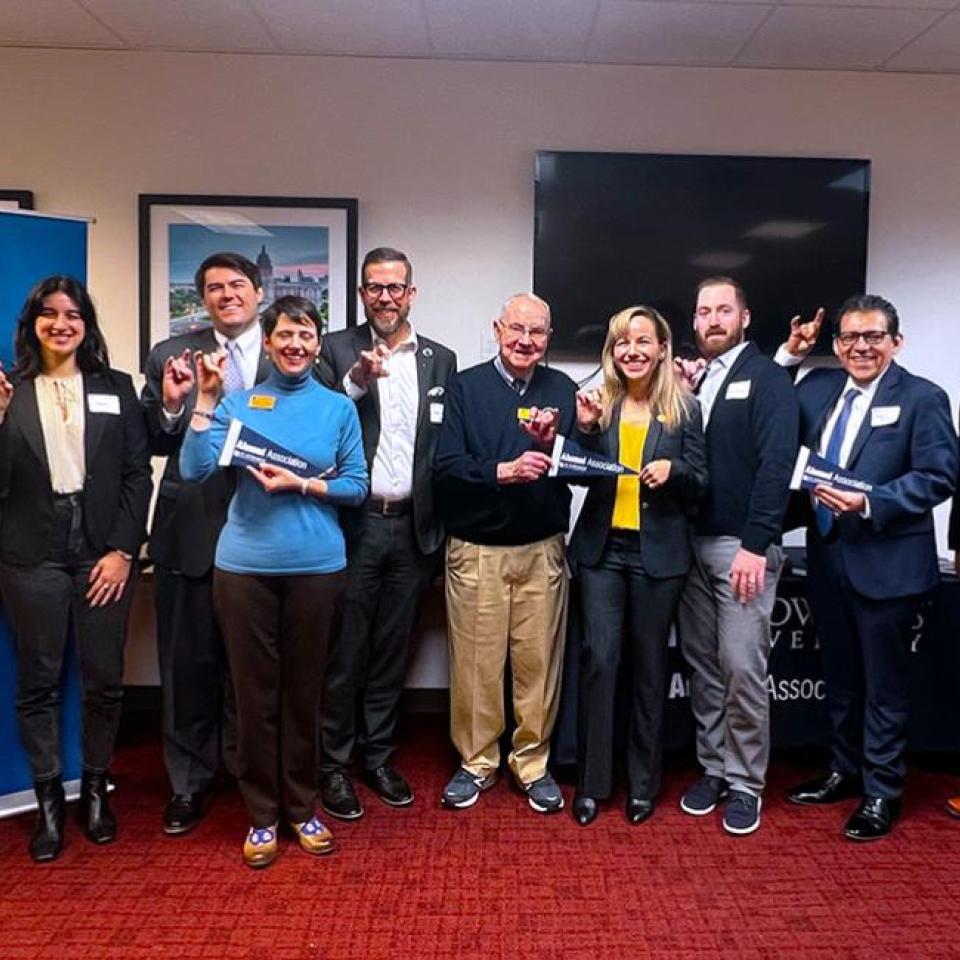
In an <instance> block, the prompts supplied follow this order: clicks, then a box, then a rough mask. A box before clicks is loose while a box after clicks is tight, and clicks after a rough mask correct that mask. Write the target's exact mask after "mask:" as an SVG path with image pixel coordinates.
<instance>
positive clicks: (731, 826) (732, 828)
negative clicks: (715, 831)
mask: <svg viewBox="0 0 960 960" xmlns="http://www.w3.org/2000/svg"><path fill="white" fill-rule="evenodd" d="M759 826H760V798H759V797H755V796H753V794H750V793H744V791H743V790H731V791H730V795H729V797H728V798H727V807H726V809H725V810H724V812H723V829H724V830H726V831H727V833H732V834H733V835H734V836H737V837H742V836H746V835H747V834H748V833H753V831H754V830H756V829H757V827H759Z"/></svg>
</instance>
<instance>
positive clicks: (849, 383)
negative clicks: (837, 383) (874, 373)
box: [840, 360, 893, 406]
mask: <svg viewBox="0 0 960 960" xmlns="http://www.w3.org/2000/svg"><path fill="white" fill-rule="evenodd" d="M892 366H893V361H892V360H891V362H890V363H889V364H888V365H887V369H886V370H884V371H883V373H881V374H880V376H878V377H874V378H873V380H871V381H870V382H869V383H868V384H867V385H866V386H865V387H862V386H860V384H859V383H857V382H856V381H855V380H854V379H853V377H850V376H848V377H847V379H846V382H845V383H844V385H843V389H842V390H841V391H840V396H841V397H844V396H846V394H847V391H848V390H850V389H851V388H852V389H854V390H857V391H859V392H860V394H861V395H862V396H863V397H864V399H865V400H866V401H867V405H868V406H869V405H870V404H871V403H873V398H874V397H875V396H876V395H877V389H878V388H879V386H880V381H881V380H882V379H883V378H884V377H885V376H886V375H887V374H888V373H889V372H890V368H891V367H892Z"/></svg>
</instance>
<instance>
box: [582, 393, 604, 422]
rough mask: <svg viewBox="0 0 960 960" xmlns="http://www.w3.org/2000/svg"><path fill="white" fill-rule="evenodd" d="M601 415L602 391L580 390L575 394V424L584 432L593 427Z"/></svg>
mask: <svg viewBox="0 0 960 960" xmlns="http://www.w3.org/2000/svg"><path fill="white" fill-rule="evenodd" d="M601 416H603V391H602V390H600V389H599V388H594V389H593V390H581V391H580V392H579V393H578V394H577V426H578V427H579V428H580V429H581V430H583V432H584V433H589V432H590V431H591V430H593V429H595V428H596V426H597V424H598V423H599V422H600V417H601Z"/></svg>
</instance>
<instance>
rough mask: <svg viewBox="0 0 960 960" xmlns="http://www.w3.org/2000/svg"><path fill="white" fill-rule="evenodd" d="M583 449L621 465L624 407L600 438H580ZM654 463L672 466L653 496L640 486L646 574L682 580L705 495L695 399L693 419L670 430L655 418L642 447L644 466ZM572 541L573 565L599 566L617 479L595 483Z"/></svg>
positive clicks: (579, 435) (701, 439)
mask: <svg viewBox="0 0 960 960" xmlns="http://www.w3.org/2000/svg"><path fill="white" fill-rule="evenodd" d="M576 439H577V441H578V442H579V443H581V444H583V446H585V447H588V448H590V449H593V450H596V451H598V452H600V453H603V454H605V455H606V456H608V457H609V458H610V459H611V460H614V461H617V462H619V459H620V407H619V406H618V407H616V408H615V409H614V411H613V415H612V417H611V419H610V426H609V427H608V428H607V429H606V430H604V431H601V432H599V433H591V434H585V433H580V432H579V431H578V433H577V434H576ZM652 460H669V461H670V476H669V477H668V478H667V482H666V483H665V484H664V485H663V486H662V487H658V488H657V489H655V490H651V489H649V488H648V487H646V486H644V485H643V484H641V485H640V507H641V517H640V549H641V552H642V559H643V568H644V571H645V572H646V573H647V574H649V575H650V576H651V577H657V578H659V577H679V576H683V575H685V574H686V573H687V571H688V570H689V569H690V565H691V563H692V562H693V543H692V540H693V537H692V516H693V513H694V511H695V509H696V506H697V504H698V503H699V501H700V500H701V498H702V497H703V495H704V493H705V491H706V489H707V452H706V444H705V441H704V436H703V421H702V418H701V415H700V405H699V404H698V403H697V402H696V401H695V400H693V399H691V401H690V404H689V416H688V417H686V418H685V419H684V420H683V422H682V423H680V424H679V425H678V426H677V427H676V428H675V429H673V430H668V429H666V428H665V427H664V425H663V423H662V421H661V420H660V419H659V418H658V417H656V416H653V417H651V418H650V426H649V428H648V430H647V437H646V440H645V442H644V445H643V457H642V460H641V464H642V465H644V466H645V465H646V464H648V463H650V461H652ZM589 488H590V489H589V491H588V493H587V497H586V500H585V501H584V504H583V507H582V509H581V510H580V516H579V517H578V518H577V524H576V527H575V528H574V531H573V536H572V537H571V539H570V549H569V552H568V556H569V557H570V560H571V563H574V564H582V565H584V566H587V567H592V566H595V565H596V564H597V563H599V562H600V557H601V555H602V554H603V549H604V546H605V545H606V542H607V535H608V533H609V532H610V521H611V520H612V519H613V506H614V502H615V500H616V494H617V480H616V478H615V477H611V478H607V477H596V478H593V479H592V480H590V481H589Z"/></svg>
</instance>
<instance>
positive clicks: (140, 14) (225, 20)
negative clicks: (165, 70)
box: [81, 0, 274, 50]
mask: <svg viewBox="0 0 960 960" xmlns="http://www.w3.org/2000/svg"><path fill="white" fill-rule="evenodd" d="M81 2H82V3H83V5H84V6H85V7H86V8H87V9H88V10H89V11H90V12H91V13H92V14H94V16H96V17H97V19H98V20H100V21H101V22H102V23H104V24H106V26H108V27H109V28H110V29H111V30H114V31H116V32H117V33H118V34H119V35H120V36H121V37H123V38H124V40H126V41H127V43H129V44H130V46H132V47H139V48H149V47H161V48H164V49H167V50H270V49H272V48H273V46H274V45H273V43H272V42H271V40H270V36H269V34H268V33H267V31H266V30H265V29H264V27H263V24H262V23H261V22H260V20H259V19H258V18H257V15H256V14H255V13H254V12H253V10H252V9H251V8H250V5H249V4H248V3H246V0H203V2H202V3H198V2H196V0H150V2H149V3H131V2H130V0H81Z"/></svg>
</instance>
